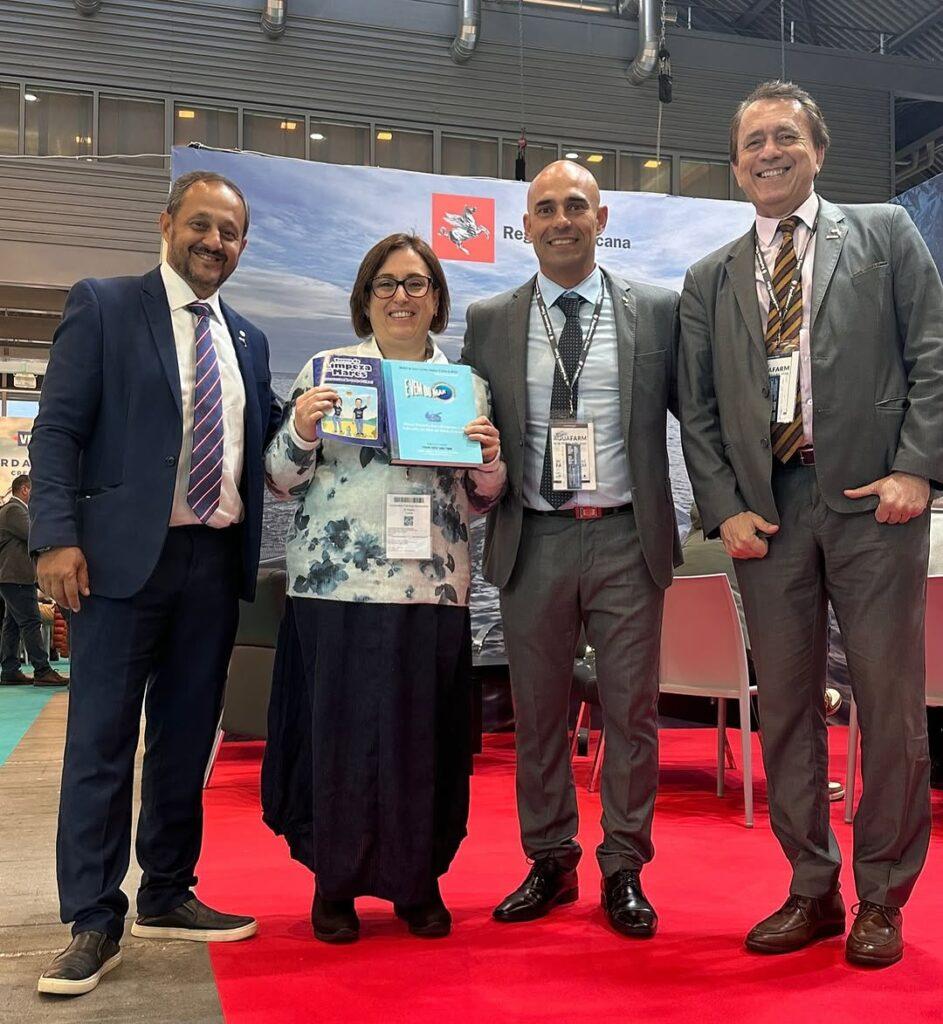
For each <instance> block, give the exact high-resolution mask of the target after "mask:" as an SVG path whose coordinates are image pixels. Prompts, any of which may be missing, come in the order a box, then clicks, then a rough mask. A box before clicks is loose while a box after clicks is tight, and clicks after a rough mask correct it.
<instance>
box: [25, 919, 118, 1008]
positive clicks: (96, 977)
mask: <svg viewBox="0 0 943 1024" xmlns="http://www.w3.org/2000/svg"><path fill="white" fill-rule="evenodd" d="M120 963H121V950H120V949H119V948H118V943H117V942H115V940H114V939H110V938H108V936H107V935H104V934H103V933H102V932H79V933H78V935H76V936H74V937H73V939H72V941H71V942H70V943H69V945H68V947H67V948H66V949H64V950H63V951H62V952H61V953H60V954H59V955H58V956H57V957H56V958H55V960H53V962H52V963H51V964H50V965H49V966H48V967H47V968H46V970H45V971H43V973H42V975H41V976H40V979H39V984H38V985H37V986H36V988H37V990H38V991H40V992H47V993H49V994H50V995H54V996H81V995H84V994H85V993H86V992H91V991H92V989H93V988H95V987H96V986H97V985H98V983H99V982H100V981H101V979H102V978H103V977H104V976H105V975H106V974H107V973H108V972H109V971H113V970H114V969H115V968H116V967H117V966H118V964H120Z"/></svg>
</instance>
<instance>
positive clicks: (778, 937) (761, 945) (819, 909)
mask: <svg viewBox="0 0 943 1024" xmlns="http://www.w3.org/2000/svg"><path fill="white" fill-rule="evenodd" d="M844 930H845V904H844V902H843V901H842V898H841V893H839V892H838V891H837V890H836V891H835V892H833V893H830V894H829V895H828V896H822V897H819V898H818V899H816V898H814V897H812V896H790V897H789V899H788V900H786V902H785V903H784V904H783V905H782V906H781V907H780V908H779V910H777V911H776V913H775V914H770V916H769V917H767V918H764V920H762V921H760V923H759V924H758V925H755V926H754V927H753V928H752V929H751V930H750V933H749V934H748V935H747V937H746V942H745V945H746V947H747V949H750V950H752V951H753V952H754V953H794V952H795V951H796V950H797V949H802V948H803V947H804V946H808V945H809V944H810V943H812V942H815V941H817V940H818V939H825V938H828V937H829V936H831V935H841V934H842V933H843V932H844Z"/></svg>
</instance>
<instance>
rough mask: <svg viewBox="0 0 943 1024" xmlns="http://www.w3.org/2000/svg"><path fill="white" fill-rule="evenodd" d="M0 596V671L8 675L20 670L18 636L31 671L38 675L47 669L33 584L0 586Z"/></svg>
mask: <svg viewBox="0 0 943 1024" xmlns="http://www.w3.org/2000/svg"><path fill="white" fill-rule="evenodd" d="M0 596H2V597H3V600H4V602H5V604H6V613H5V614H4V616H3V632H2V635H0V672H2V674H3V675H4V676H12V675H14V674H15V673H16V672H19V671H20V636H22V637H23V642H24V643H25V644H26V654H27V656H28V657H29V661H30V664H31V665H32V666H33V672H34V673H35V674H36V675H41V674H42V673H43V672H45V671H46V670H47V669H48V668H49V654H48V652H47V651H46V645H45V644H44V643H43V622H42V619H41V618H40V616H39V603H38V601H37V600H36V584H35V583H0Z"/></svg>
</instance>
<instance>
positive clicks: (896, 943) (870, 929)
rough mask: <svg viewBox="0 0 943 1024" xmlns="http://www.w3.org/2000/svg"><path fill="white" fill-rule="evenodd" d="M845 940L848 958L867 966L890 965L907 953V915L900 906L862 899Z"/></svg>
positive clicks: (852, 962)
mask: <svg viewBox="0 0 943 1024" xmlns="http://www.w3.org/2000/svg"><path fill="white" fill-rule="evenodd" d="M855 909H856V912H857V915H858V916H857V917H856V918H855V923H854V924H853V925H852V926H851V931H850V932H849V933H848V939H847V941H846V942H845V959H846V960H847V961H848V962H849V963H851V964H860V965H862V966H864V967H890V965H891V964H896V963H897V961H898V960H900V958H901V957H902V956H903V955H904V935H903V923H904V922H903V916H902V915H901V912H900V910H898V909H897V907H884V906H881V904H880V903H870V902H869V901H868V900H862V901H861V902H860V903H859V904H858V906H857V907H856V908H855Z"/></svg>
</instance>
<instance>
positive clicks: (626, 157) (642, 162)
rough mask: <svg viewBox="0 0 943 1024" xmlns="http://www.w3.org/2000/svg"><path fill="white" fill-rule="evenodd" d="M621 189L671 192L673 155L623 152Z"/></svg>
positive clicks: (620, 177) (620, 165)
mask: <svg viewBox="0 0 943 1024" xmlns="http://www.w3.org/2000/svg"><path fill="white" fill-rule="evenodd" d="M619 189H620V190H621V191H622V192H662V193H664V194H666V195H669V194H670V193H671V157H665V156H663V157H662V158H661V159H660V160H656V159H655V156H654V154H652V155H651V156H635V155H634V154H631V153H623V154H621V155H620V157H619Z"/></svg>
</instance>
